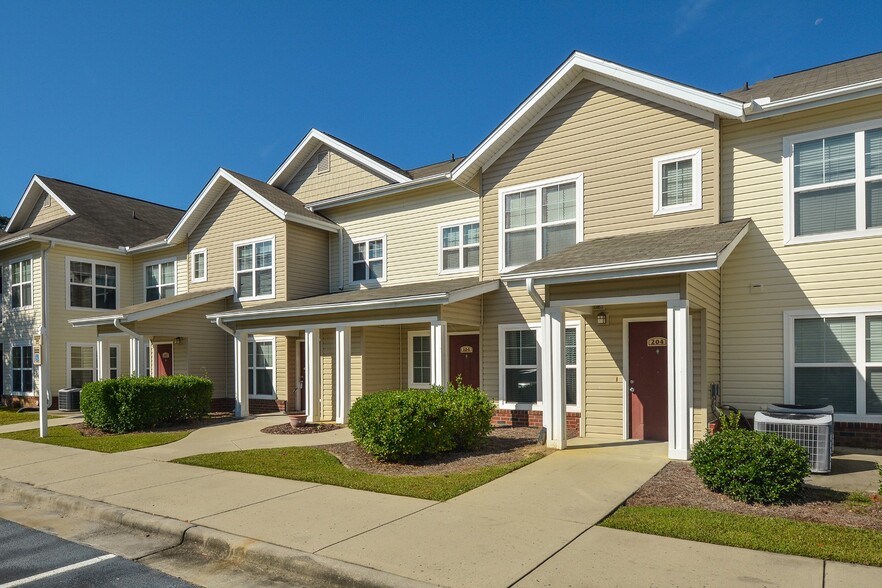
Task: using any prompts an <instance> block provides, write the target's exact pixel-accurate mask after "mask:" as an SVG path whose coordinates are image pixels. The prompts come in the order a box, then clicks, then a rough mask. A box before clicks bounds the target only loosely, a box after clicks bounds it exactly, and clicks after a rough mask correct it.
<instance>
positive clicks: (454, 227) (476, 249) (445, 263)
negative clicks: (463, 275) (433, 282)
mask: <svg viewBox="0 0 882 588" xmlns="http://www.w3.org/2000/svg"><path fill="white" fill-rule="evenodd" d="M479 239H480V237H479V224H478V221H476V220H475V221H465V222H459V223H454V224H450V225H443V226H441V260H440V264H441V268H440V269H441V273H448V272H449V273H453V272H460V271H469V270H476V269H478V263H479V261H480V259H479V258H480V243H479Z"/></svg>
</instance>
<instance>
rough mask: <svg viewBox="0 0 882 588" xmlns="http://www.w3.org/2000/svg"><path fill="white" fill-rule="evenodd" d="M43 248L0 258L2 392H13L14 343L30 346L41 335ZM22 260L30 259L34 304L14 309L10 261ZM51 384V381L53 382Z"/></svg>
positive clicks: (23, 249) (15, 250)
mask: <svg viewBox="0 0 882 588" xmlns="http://www.w3.org/2000/svg"><path fill="white" fill-rule="evenodd" d="M40 251H41V249H40V246H39V245H37V244H26V245H19V246H18V247H13V248H12V249H8V250H6V251H4V252H3V257H2V259H0V263H2V272H3V288H2V292H0V305H2V306H0V307H2V309H3V315H2V317H0V318H2V321H0V338H2V343H3V357H2V361H3V383H2V386H3V393H4V394H9V393H11V391H12V364H11V362H12V352H11V351H10V350H11V347H12V344H13V343H22V344H27V345H30V344H31V343H32V341H33V337H34V334H36V333H39V332H40V327H41V326H42V324H43V317H42V313H41V311H40V309H41V305H42V301H43V280H42V269H43V265H42V260H41V256H40ZM23 258H31V260H32V261H31V276H32V283H31V288H32V295H33V304H32V305H31V306H30V307H23V308H17V309H12V308H10V307H9V303H10V289H9V286H10V284H11V283H12V280H11V270H10V265H9V264H10V262H11V261H17V260H19V259H23ZM36 371H37V370H36V369H35V370H34V374H35V379H34V390H37V389H38V388H37V386H38V383H37V381H36ZM50 384H51V379H50Z"/></svg>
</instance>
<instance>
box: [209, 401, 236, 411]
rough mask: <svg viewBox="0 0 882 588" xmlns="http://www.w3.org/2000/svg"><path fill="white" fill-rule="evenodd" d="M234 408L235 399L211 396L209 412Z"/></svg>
mask: <svg viewBox="0 0 882 588" xmlns="http://www.w3.org/2000/svg"><path fill="white" fill-rule="evenodd" d="M235 409H236V401H235V400H233V399H232V398H212V399H211V407H210V408H209V410H210V411H211V412H233V410H235Z"/></svg>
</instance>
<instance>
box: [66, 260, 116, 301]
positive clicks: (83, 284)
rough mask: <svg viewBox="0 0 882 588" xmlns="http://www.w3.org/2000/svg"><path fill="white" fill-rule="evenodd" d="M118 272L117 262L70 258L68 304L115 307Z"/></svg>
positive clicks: (68, 265) (68, 264)
mask: <svg viewBox="0 0 882 588" xmlns="http://www.w3.org/2000/svg"><path fill="white" fill-rule="evenodd" d="M118 274H119V266H117V265H115V264H113V265H110V264H104V263H97V262H93V261H86V260H82V259H68V260H67V276H68V292H67V294H68V306H70V307H71V308H89V309H99V308H103V309H110V310H113V309H115V308H116V298H117V296H116V289H117V284H116V281H117V276H118Z"/></svg>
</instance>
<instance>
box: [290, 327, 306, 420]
mask: <svg viewBox="0 0 882 588" xmlns="http://www.w3.org/2000/svg"><path fill="white" fill-rule="evenodd" d="M298 341H301V339H300V338H299V337H286V341H285V346H286V347H287V348H288V355H287V357H286V358H285V360H286V362H287V369H286V372H287V374H288V377H287V386H288V397H287V401H288V403H287V405H286V409H287V410H288V412H291V411H294V410H306V407H305V406H300V407H297V400H296V398H295V394H296V393H297V392H298V388H299V387H300V386H301V382H300V372H299V371H298V369H297V365H298V362H299V360H298V358H297V353H298V345H302V343H298ZM305 384H306V382H303V385H305Z"/></svg>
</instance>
